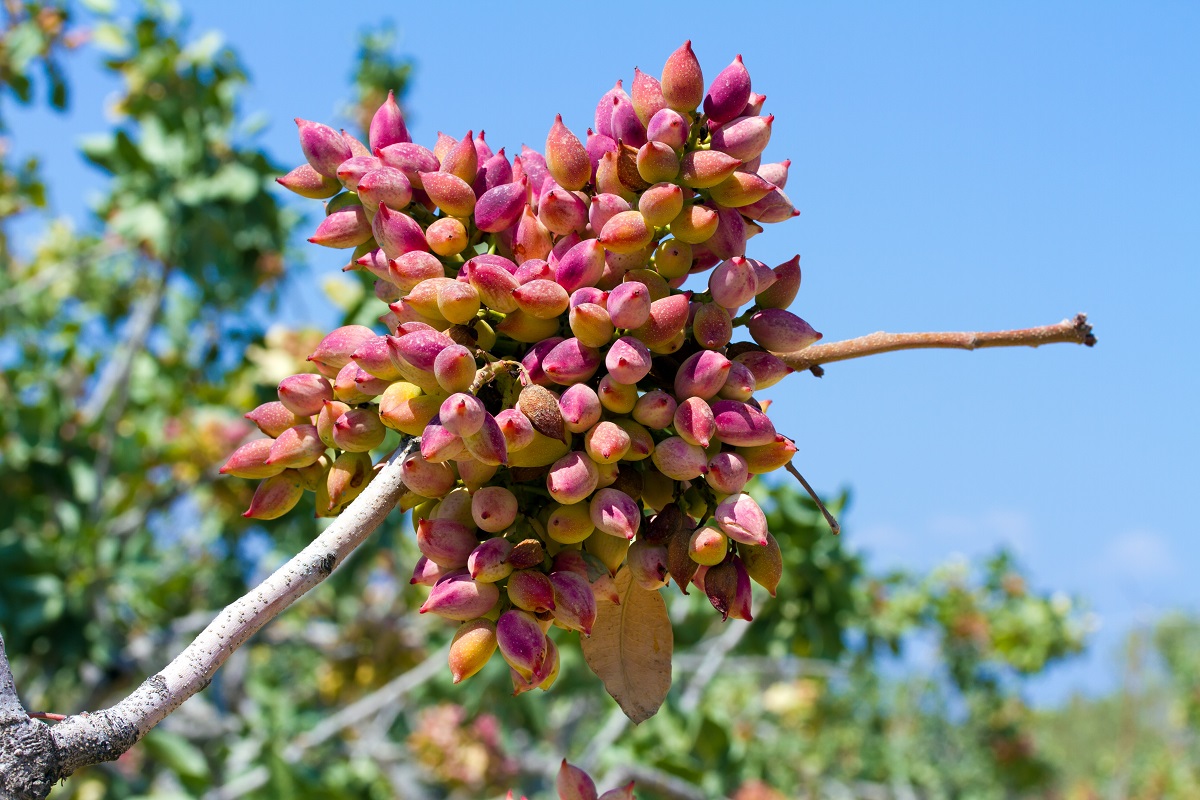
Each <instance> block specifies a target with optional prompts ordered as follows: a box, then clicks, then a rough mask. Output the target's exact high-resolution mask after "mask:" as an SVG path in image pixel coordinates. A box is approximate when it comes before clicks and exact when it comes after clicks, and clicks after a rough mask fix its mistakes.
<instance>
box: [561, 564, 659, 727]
mask: <svg viewBox="0 0 1200 800" xmlns="http://www.w3.org/2000/svg"><path fill="white" fill-rule="evenodd" d="M615 581H616V585H617V596H618V597H619V598H620V605H614V604H613V603H609V602H606V601H600V602H598V603H597V606H598V608H597V614H596V624H595V625H593V626H592V635H591V636H590V637H588V638H585V639H581V642H582V646H583V657H584V658H585V659H586V660H587V664H588V667H590V668H591V670H592V672H594V673H596V675H597V676H598V677H599V678H600V680H601V681H602V682H603V683H604V688H605V690H607V691H608V693H609V694H610V695H612V697H613V699H614V700H616V701H617V704H618V705H619V706H621V710H622V711H624V712H625V716H627V717H629V718H630V719H631V720H633V722H634V723H635V724H636V723H639V722H643V721H645V720H647V719H650V717H652V716H654V715H655V713H657V712H658V709H659V707H660V706H661V705H662V704H663V701H664V700H666V698H667V692H668V691H669V690H670V688H671V651H672V649H673V647H674V643H675V635H674V632H673V631H672V630H671V620H670V618H669V617H668V616H667V605H666V603H664V602H663V599H662V596H661V595H660V594H659V593H658V591H647V590H645V589H643V588H641V587H640V586H638V585H637V582H636V581H634V580H633V576H632V574H631V573H630V571H629V568H628V567H622V568H621V571H620V572H618V573H617V576H616V579H615Z"/></svg>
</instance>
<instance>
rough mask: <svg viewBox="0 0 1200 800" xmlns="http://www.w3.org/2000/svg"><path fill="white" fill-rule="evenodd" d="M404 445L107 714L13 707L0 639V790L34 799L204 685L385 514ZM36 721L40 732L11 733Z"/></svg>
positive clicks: (110, 753)
mask: <svg viewBox="0 0 1200 800" xmlns="http://www.w3.org/2000/svg"><path fill="white" fill-rule="evenodd" d="M419 442H420V440H419V439H417V438H413V439H409V440H408V441H407V443H406V445H405V446H404V447H402V448H399V449H398V450H397V451H396V452H395V453H394V454H393V455H392V457H391V458H389V459H388V461H387V463H386V465H385V466H384V468H383V469H382V470H380V471H379V473H378V474H377V475H376V476H375V478H374V479H373V480H372V481H371V483H370V485H368V486H367V488H366V490H365V491H364V492H363V493H362V494H361V495H359V496H358V497H357V498H356V499H355V500H354V502H353V503H351V504H350V506H349V508H347V509H346V511H344V512H343V513H342V514H341V516H339V517H338V518H337V519H336V520H335V521H334V522H333V524H332V525H330V526H329V527H328V528H326V529H325V530H324V531H323V532H322V533H321V534H320V535H319V536H318V537H317V538H316V539H314V540H313V541H312V543H311V544H309V545H308V547H305V548H304V549H303V550H301V551H300V552H299V553H298V554H296V555H295V556H294V557H293V558H292V559H291V560H289V561H288V562H287V563H286V564H284V565H283V566H282V567H280V568H279V569H278V570H276V571H275V573H274V574H272V575H271V576H270V577H269V578H267V579H266V580H265V581H263V582H262V583H260V584H259V585H258V586H256V587H255V588H254V589H252V590H250V592H248V593H247V594H246V595H244V596H243V597H242V598H241V599H239V600H237V601H235V602H233V603H231V604H230V605H228V606H226V607H225V609H224V610H223V611H222V612H221V613H220V614H218V615H217V618H216V619H214V620H213V621H212V623H210V624H209V626H208V627H207V628H205V629H204V630H203V631H202V632H201V633H200V634H199V635H198V636H197V637H196V638H195V640H193V641H192V643H191V644H190V645H188V646H187V648H186V649H184V651H183V652H182V653H180V654H179V655H178V656H176V657H175V659H174V660H172V661H171V663H170V664H168V665H167V666H166V667H165V668H164V669H163V670H162V671H161V672H159V673H158V674H157V675H154V676H152V677H150V678H148V679H147V680H146V681H145V682H144V683H143V684H142V685H141V686H139V687H138V688H137V689H135V690H134V691H133V693H132V694H130V695H129V696H128V697H126V698H125V699H123V700H121V701H120V702H118V703H117V704H116V705H114V706H112V707H111V708H107V709H104V710H103V711H97V712H95V713H91V714H87V713H84V714H77V715H73V716H70V717H67V718H66V719H65V720H63V721H62V722H59V723H58V724H57V725H55V726H54V727H47V726H45V725H43V724H42V723H37V722H33V721H32V720H30V719H29V718H28V716H27V715H26V714H25V713H24V712H23V711H21V712H20V714H19V718H18V715H17V713H16V712H17V711H18V710H20V708H21V707H20V702H19V700H17V697H16V692H15V690H14V689H13V687H12V678H11V673H10V672H9V670H8V662H7V660H6V659H4V652H3V640H0V775H2V776H3V778H4V781H3V782H0V788H4V789H6V790H7V791H8V794H4V795H3V796H5V797H13V798H17V800H41V798H44V797H45V796H46V794H47V793H49V790H50V787H52V786H53V785H54V784H55V783H56V782H57V781H60V780H62V779H63V778H66V777H67V776H68V775H70V774H72V773H73V772H75V771H76V770H77V769H80V768H81V767H85V766H88V765H90V764H97V763H100V762H101V761H112V760H114V759H116V758H118V757H120V756H121V754H123V753H125V752H126V751H127V750H129V748H130V747H132V746H133V745H134V744H136V743H137V742H138V740H140V739H141V738H142V737H143V736H145V735H146V733H147V732H149V731H150V729H151V728H153V727H154V726H155V725H157V724H158V723H159V722H162V720H163V719H165V718H166V716H167V715H168V714H170V713H171V712H172V711H174V710H175V709H176V708H178V707H179V706H180V705H181V704H182V703H183V702H184V701H185V700H187V699H188V698H189V697H191V696H192V695H194V694H196V693H197V692H199V691H200V690H202V689H203V688H204V687H206V686H208V684H209V681H211V680H212V677H213V675H214V674H215V673H216V671H217V669H218V668H220V666H221V665H222V664H224V663H225V660H226V659H227V658H229V656H230V655H231V654H232V653H233V652H234V651H235V650H237V649H238V648H239V647H241V646H242V645H243V644H244V643H245V642H246V640H247V639H249V638H250V637H251V636H253V635H254V634H255V633H256V632H257V631H258V630H259V629H260V628H262V627H263V626H264V625H266V624H267V623H268V622H270V621H271V620H272V619H274V618H275V617H277V616H278V615H279V614H280V613H282V612H283V610H284V609H286V608H287V607H288V606H290V605H291V604H292V603H294V602H295V601H296V600H297V599H299V598H300V597H301V596H302V595H303V594H305V593H306V592H307V591H308V590H309V589H311V588H313V587H314V586H316V585H318V584H319V583H321V582H322V581H324V580H325V579H326V578H328V577H329V576H330V575H331V574H332V573H333V570H334V568H335V567H337V565H338V564H341V563H342V562H343V561H345V560H346V558H347V557H348V556H349V555H350V554H351V553H352V552H354V550H355V549H356V548H357V547H358V546H359V545H360V544H362V542H363V541H365V540H366V538H367V536H369V535H370V534H371V532H372V531H374V530H375V528H377V527H378V526H379V524H380V523H381V522H383V520H384V519H385V518H386V517H387V515H388V514H389V513H391V511H392V509H393V508H395V506H396V502H397V500H399V499H400V496H401V495H402V494H403V492H404V483H403V482H402V481H401V479H400V463H401V462H402V461H403V459H404V458H405V457H406V456H407V455H408V454H409V453H410V452H412V449H413V448H414V447H415V446H418V444H419ZM21 720H24V723H25V725H38V726H41V727H42V728H43V730H40V731H39V730H37V729H29V728H24V727H20V726H21Z"/></svg>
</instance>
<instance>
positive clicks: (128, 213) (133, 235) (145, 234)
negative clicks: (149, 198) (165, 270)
mask: <svg viewBox="0 0 1200 800" xmlns="http://www.w3.org/2000/svg"><path fill="white" fill-rule="evenodd" d="M112 228H113V230H114V231H116V232H117V233H118V234H119V235H120V236H121V237H122V238H123V239H125V240H126V241H129V242H132V243H135V244H141V243H146V244H149V245H150V247H151V248H152V249H153V250H154V252H155V253H164V252H165V251H166V244H167V234H168V232H169V230H168V225H167V218H166V215H165V214H163V212H162V210H161V209H160V208H159V207H158V206H157V205H155V204H154V203H150V202H146V203H138V204H137V205H134V206H131V207H130V208H126V209H122V210H121V211H119V212H117V214H116V215H115V216H113V218H112Z"/></svg>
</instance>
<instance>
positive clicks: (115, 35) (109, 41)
mask: <svg viewBox="0 0 1200 800" xmlns="http://www.w3.org/2000/svg"><path fill="white" fill-rule="evenodd" d="M92 41H93V42H95V43H96V46H97V47H99V48H100V49H101V50H104V51H105V52H108V53H112V54H113V55H117V54H120V53H124V52H125V51H127V50H128V49H129V39H127V38H126V36H125V31H124V30H122V29H121V26H119V25H117V24H115V23H112V22H101V23H100V24H99V25H97V26H96V27H95V28H94V29H92Z"/></svg>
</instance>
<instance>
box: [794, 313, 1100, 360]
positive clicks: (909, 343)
mask: <svg viewBox="0 0 1200 800" xmlns="http://www.w3.org/2000/svg"><path fill="white" fill-rule="evenodd" d="M1058 342H1066V343H1070V344H1083V345H1087V346H1088V347H1091V346H1092V345H1094V344H1096V337H1095V336H1093V335H1092V326H1091V325H1089V324H1088V321H1087V315H1086V314H1076V315H1075V318H1074V319H1064V320H1063V321H1062V322H1059V323H1057V324H1055V325H1043V326H1041V327H1039V328H1021V329H1019V330H1012V331H980V332H969V331H958V332H935V333H883V332H882V331H881V332H879V333H872V334H869V335H867V336H859V337H857V338H855V339H846V340H845V341H841V342H830V343H829V344H814V345H812V346H810V347H806V348H804V349H803V350H799V351H797V352H795V353H778V354H777V355H778V356H779V357H780V358H781V359H783V362H784V363H785V364H787V365H788V366H789V367H791V368H792V369H794V370H805V369H809V370H811V369H813V368H814V367H819V366H820V365H821V364H830V363H832V362H834V361H846V360H848V359H851V358H861V357H863V356H873V355H876V354H877V353H890V352H892V351H894V350H921V349H926V348H945V349H951V350H975V349H978V348H981V347H1040V346H1041V345H1044V344H1056V343H1058ZM814 372H815V370H814ZM817 374H818V375H819V373H817Z"/></svg>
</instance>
